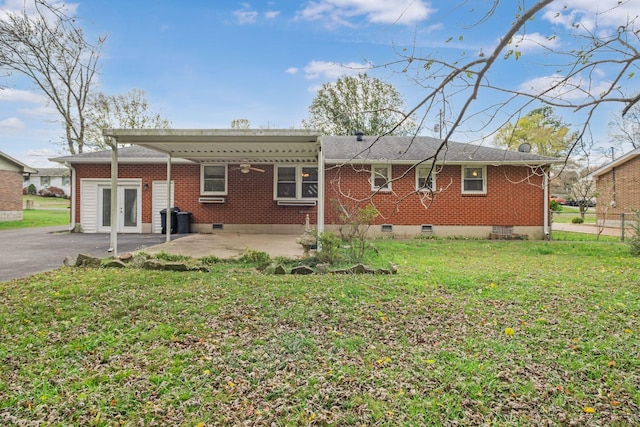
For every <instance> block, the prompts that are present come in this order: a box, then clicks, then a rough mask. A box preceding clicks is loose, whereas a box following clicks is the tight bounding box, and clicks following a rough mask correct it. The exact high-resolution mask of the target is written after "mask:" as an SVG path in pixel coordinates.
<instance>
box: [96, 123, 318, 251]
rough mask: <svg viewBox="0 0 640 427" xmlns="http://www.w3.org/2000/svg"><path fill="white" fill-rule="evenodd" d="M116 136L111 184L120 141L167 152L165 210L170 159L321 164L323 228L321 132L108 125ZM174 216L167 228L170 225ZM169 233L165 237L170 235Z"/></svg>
mask: <svg viewBox="0 0 640 427" xmlns="http://www.w3.org/2000/svg"><path fill="white" fill-rule="evenodd" d="M103 134H104V136H106V137H109V138H112V139H113V140H115V142H116V144H114V145H113V148H112V156H111V187H112V188H117V176H118V149H117V145H118V144H132V145H139V146H142V147H146V148H149V149H152V150H156V151H159V152H162V153H166V154H167V155H168V160H167V189H168V191H167V212H169V208H171V206H170V205H171V198H170V195H171V160H172V158H182V159H188V160H191V161H194V162H197V163H316V164H317V165H318V204H317V205H318V231H320V232H321V231H323V230H324V153H323V150H322V140H321V138H320V134H319V133H318V132H317V131H314V130H302V129H104V130H103ZM115 196H116V192H115V191H112V192H111V199H112V200H111V224H112V225H115V224H116V221H117V215H116V213H117V210H118V206H116V205H117V198H116V197H115ZM170 220H171V218H170V215H167V224H166V226H167V227H166V229H167V230H170V229H171V227H170ZM170 235H171V233H167V242H168V241H170V240H171V237H170ZM111 249H112V251H113V252H114V254H116V255H117V253H118V251H117V227H115V226H112V227H111Z"/></svg>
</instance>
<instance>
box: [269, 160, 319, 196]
mask: <svg viewBox="0 0 640 427" xmlns="http://www.w3.org/2000/svg"><path fill="white" fill-rule="evenodd" d="M275 178H276V182H275V198H276V199H296V200H297V199H317V198H318V168H317V167H309V166H302V165H295V166H276V174H275Z"/></svg>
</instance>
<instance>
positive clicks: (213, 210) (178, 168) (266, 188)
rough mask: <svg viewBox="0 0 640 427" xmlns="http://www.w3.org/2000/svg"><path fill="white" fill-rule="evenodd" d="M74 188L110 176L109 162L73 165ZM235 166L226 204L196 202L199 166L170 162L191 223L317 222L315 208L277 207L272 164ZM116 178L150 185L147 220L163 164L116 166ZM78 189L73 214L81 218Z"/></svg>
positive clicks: (178, 199)
mask: <svg viewBox="0 0 640 427" xmlns="http://www.w3.org/2000/svg"><path fill="white" fill-rule="evenodd" d="M75 166H76V185H77V187H76V188H80V187H79V184H80V179H81V178H109V177H110V176H111V166H110V165H75ZM237 167H238V165H229V170H228V188H227V190H228V191H227V194H228V195H227V196H225V199H226V202H225V203H220V204H218V203H210V204H206V203H204V204H203V203H199V202H198V198H199V197H200V166H199V165H177V164H176V165H172V167H171V179H172V180H173V182H174V185H175V188H174V205H175V206H177V207H179V208H180V210H181V211H187V212H191V213H192V217H191V219H192V222H194V223H197V224H213V223H223V224H300V225H302V224H304V223H305V217H306V215H307V214H309V217H310V221H311V222H314V221H317V217H316V208H315V207H296V206H278V205H277V204H276V202H275V201H274V200H273V167H272V166H268V165H260V169H264V170H265V172H264V173H261V172H256V171H251V172H250V173H247V174H243V173H242V172H240V170H238V169H237ZM118 176H119V178H141V177H142V183H143V185H144V184H149V189H148V190H142V222H143V223H150V222H151V221H152V215H158V212H151V206H152V204H151V196H152V194H151V187H152V186H151V182H152V181H159V180H166V179H167V167H166V165H164V164H162V165H119V166H118ZM79 193H80V192H79V191H78V192H76V194H77V197H78V200H77V204H76V215H77V219H78V222H79V220H80V200H79V197H80V194H79Z"/></svg>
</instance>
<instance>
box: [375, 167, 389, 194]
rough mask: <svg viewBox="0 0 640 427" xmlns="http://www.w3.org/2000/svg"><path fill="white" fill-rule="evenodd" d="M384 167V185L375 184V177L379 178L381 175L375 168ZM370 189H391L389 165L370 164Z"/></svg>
mask: <svg viewBox="0 0 640 427" xmlns="http://www.w3.org/2000/svg"><path fill="white" fill-rule="evenodd" d="M380 169H386V171H387V172H386V176H384V178H386V179H387V182H386V183H385V185H384V186H377V185H376V177H378V178H380V177H381V176H382V175H381V174H380V173H378V172H377V170H380ZM371 191H391V165H371Z"/></svg>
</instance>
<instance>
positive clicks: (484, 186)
mask: <svg viewBox="0 0 640 427" xmlns="http://www.w3.org/2000/svg"><path fill="white" fill-rule="evenodd" d="M467 169H480V170H481V171H482V190H465V189H464V183H465V180H466V178H465V171H466V170H467ZM461 172H462V173H461V189H462V194H487V165H463V166H462V168H461ZM478 180H479V179H478Z"/></svg>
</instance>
